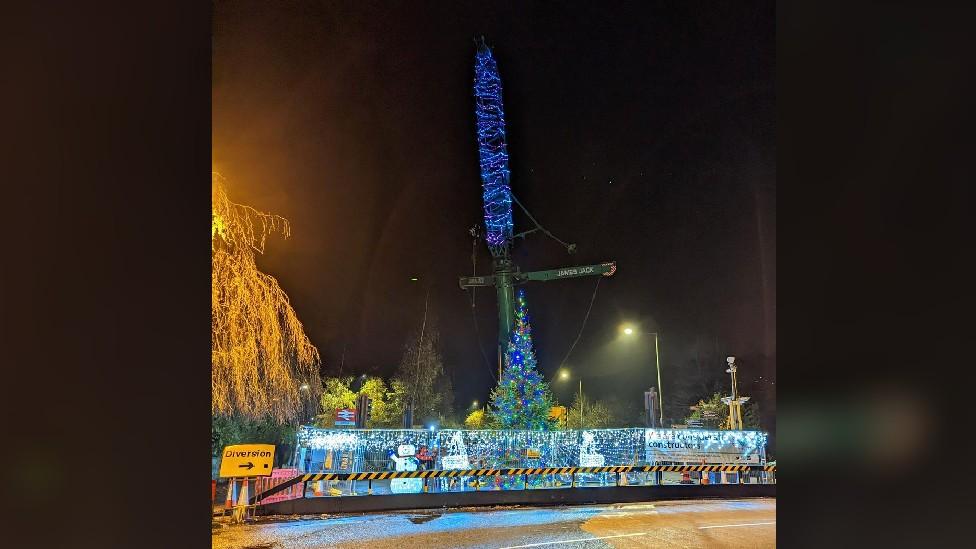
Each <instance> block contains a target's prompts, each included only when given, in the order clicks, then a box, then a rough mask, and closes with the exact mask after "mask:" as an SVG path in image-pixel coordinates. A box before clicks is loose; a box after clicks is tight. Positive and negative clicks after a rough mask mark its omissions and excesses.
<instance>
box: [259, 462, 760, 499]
mask: <svg viewBox="0 0 976 549" xmlns="http://www.w3.org/2000/svg"><path fill="white" fill-rule="evenodd" d="M691 471H698V472H708V473H714V472H726V473H743V472H746V471H763V472H767V473H775V472H776V466H775V465H765V466H764V465H619V466H612V467H535V468H519V469H450V470H447V469H443V470H432V471H379V472H368V473H306V474H304V475H297V476H295V477H294V478H292V479H290V480H285V481H282V482H281V483H279V484H277V485H275V486H273V487H271V488H270V489H268V490H266V491H264V492H261V493H257V494H256V495H255V497H254V498H252V500H251V502H252V503H254V502H256V501H262V502H264V500H265V499H266V498H269V497H271V496H273V495H274V494H276V493H279V492H281V491H283V490H288V489H292V490H295V488H294V487H295V486H299V485H300V486H301V487H300V489H299V490H298V493H299V494H301V495H300V496H298V497H303V496H304V493H305V490H304V483H306V482H312V483H313V484H312V485H313V490H314V495H315V496H316V497H318V496H321V495H324V492H323V491H322V489H321V488H320V485H321V483H322V482H324V481H337V480H386V479H402V478H424V479H428V478H457V477H492V476H496V477H497V476H516V475H555V474H559V475H573V476H574V480H575V475H577V474H590V473H617V474H626V473H659V472H675V473H688V472H691ZM623 478H626V477H623ZM624 484H626V481H625V482H624ZM618 485H619V481H618ZM330 493H332V494H333V495H335V492H332V491H331V490H330ZM289 499H290V498H289Z"/></svg>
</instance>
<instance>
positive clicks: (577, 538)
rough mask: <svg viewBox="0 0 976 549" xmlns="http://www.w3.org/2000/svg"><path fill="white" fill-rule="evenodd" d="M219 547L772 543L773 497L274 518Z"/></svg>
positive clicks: (217, 534) (227, 535)
mask: <svg viewBox="0 0 976 549" xmlns="http://www.w3.org/2000/svg"><path fill="white" fill-rule="evenodd" d="M212 545H213V548H214V549H272V548H273V549H293V548H295V549H297V548H301V549H312V548H321V547H343V548H345V547H348V548H352V547H369V548H370V549H381V548H396V549H403V548H407V547H423V548H438V547H484V548H493V549H500V548H508V549H514V548H529V547H543V548H544V547H553V548H557V549H562V548H571V547H585V548H592V547H620V548H629V547H775V546H776V500H775V499H772V498H770V499H766V498H763V499H743V500H695V501H674V502H661V501H658V502H653V503H626V504H615V505H590V506H573V507H551V508H500V509H459V510H450V511H416V512H396V513H382V514H369V515H355V516H337V517H325V518H319V517H315V518H302V519H280V518H279V519H271V518H262V519H258V521H257V522H256V523H254V524H246V525H240V526H228V527H225V528H222V529H219V530H215V531H214V535H213V544H212Z"/></svg>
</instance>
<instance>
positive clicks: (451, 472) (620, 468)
mask: <svg viewBox="0 0 976 549" xmlns="http://www.w3.org/2000/svg"><path fill="white" fill-rule="evenodd" d="M753 469H761V470H763V471H767V472H775V471H776V466H775V465H767V466H761V465H639V466H638V465H615V466H606V467H529V468H518V469H435V470H430V471H377V472H359V473H309V474H306V475H302V476H301V477H300V478H301V480H300V481H301V482H315V481H319V480H386V479H398V478H445V477H489V476H501V475H510V476H514V475H556V474H562V475H565V474H579V473H630V472H638V473H652V472H677V473H681V472H686V471H703V472H728V473H731V472H744V471H749V470H753Z"/></svg>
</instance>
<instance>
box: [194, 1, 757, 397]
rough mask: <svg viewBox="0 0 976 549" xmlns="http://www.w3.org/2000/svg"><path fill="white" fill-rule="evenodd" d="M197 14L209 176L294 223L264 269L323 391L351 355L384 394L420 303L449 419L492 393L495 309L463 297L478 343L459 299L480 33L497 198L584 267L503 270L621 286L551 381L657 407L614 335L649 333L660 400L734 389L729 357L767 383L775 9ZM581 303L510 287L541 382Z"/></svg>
mask: <svg viewBox="0 0 976 549" xmlns="http://www.w3.org/2000/svg"><path fill="white" fill-rule="evenodd" d="M214 17H215V19H214V40H213V48H214V49H213V163H214V168H215V169H216V170H217V171H219V172H220V173H221V174H222V175H223V176H224V177H225V178H226V179H227V180H228V184H229V190H230V193H231V197H232V198H233V199H234V200H236V201H238V202H243V203H246V204H249V205H251V206H254V207H256V208H258V209H261V210H265V211H271V212H275V213H278V214H280V215H283V216H285V217H287V218H288V219H289V220H290V221H291V223H292V234H293V236H292V238H291V239H289V240H286V241H282V240H280V239H276V240H272V241H271V242H270V243H269V246H268V251H267V254H266V255H265V256H264V257H262V258H261V259H260V260H259V264H260V265H261V267H262V269H263V270H265V271H266V272H268V273H270V274H272V275H274V276H276V277H277V278H278V280H279V281H280V282H281V285H282V286H283V287H284V289H285V290H286V292H287V293H288V294H289V296H290V297H291V300H292V303H293V305H294V307H295V309H296V310H297V312H298V314H299V317H300V318H301V319H302V321H303V322H304V324H305V326H306V330H307V333H308V335H309V337H310V338H311V340H312V342H313V343H314V344H315V345H316V346H318V348H319V350H320V351H321V353H322V356H323V360H324V362H325V367H326V368H332V369H334V368H335V367H336V366H338V364H339V362H340V360H341V357H342V356H343V349H345V360H344V373H345V372H349V373H352V372H365V371H368V372H370V373H376V374H383V375H386V374H389V373H391V372H392V371H393V369H394V368H395V366H396V364H397V362H398V361H399V358H400V354H401V349H402V346H403V344H404V342H405V340H406V338H407V337H408V335H409V334H410V333H411V332H412V331H413V330H415V329H416V328H417V327H418V326H419V324H420V321H421V318H422V315H423V305H424V303H423V301H424V284H430V287H431V290H430V308H431V312H432V313H433V314H434V316H436V319H437V325H438V327H439V329H440V333H441V341H442V350H443V354H444V358H445V363H446V365H447V366H448V368H449V369H450V370H452V371H453V375H454V383H455V386H456V389H457V400H458V402H459V403H461V404H467V403H470V401H471V399H475V398H477V399H479V400H481V401H482V402H483V401H484V399H485V398H486V397H487V395H488V391H489V390H490V389H491V387H492V386H493V383H494V382H493V378H492V377H491V374H490V372H489V368H488V366H487V365H486V364H485V363H484V359H483V358H482V355H481V353H480V352H479V350H478V345H479V339H480V344H481V345H483V347H484V349H485V352H486V353H488V355H489V359H490V360H492V361H493V360H494V352H493V349H494V342H495V338H496V332H495V329H496V328H495V327H496V324H497V321H496V320H495V319H496V311H495V303H494V295H493V292H491V291H484V290H482V291H479V293H478V295H477V307H476V311H477V318H478V324H479V326H480V338H478V337H476V332H475V325H474V321H473V319H472V314H471V309H470V295H469V294H468V293H466V292H463V291H461V290H460V289H459V288H458V286H457V277H458V276H459V275H469V274H470V273H471V247H472V246H471V237H470V236H469V235H468V233H467V229H468V228H469V227H471V226H472V225H474V224H475V223H480V222H481V220H482V205H481V187H480V179H479V174H478V157H477V146H476V141H475V122H474V110H473V109H474V101H473V97H472V90H471V86H472V81H473V60H474V54H475V45H474V43H473V38H474V37H475V36H480V35H484V36H485V39H486V41H487V43H488V44H489V45H490V46H492V47H493V49H494V55H495V57H496V59H497V61H498V66H499V71H500V73H501V77H502V80H503V83H504V102H505V111H506V118H507V124H508V125H507V130H508V147H509V154H510V168H511V171H512V176H511V183H512V190H513V192H514V194H515V195H516V196H517V197H518V198H519V199H520V201H521V202H522V203H523V204H525V205H526V207H528V208H529V210H530V211H531V212H532V213H533V215H534V216H535V217H536V218H537V219H538V220H539V221H540V222H541V223H542V224H543V225H544V226H546V227H547V228H548V229H550V230H551V231H552V232H553V233H554V234H556V235H557V236H559V237H560V238H562V239H563V240H566V241H569V242H575V243H577V244H578V247H579V250H578V252H577V253H576V254H575V255H573V256H570V255H568V254H567V253H566V251H565V250H564V249H563V248H561V247H560V246H559V245H558V244H556V243H555V242H553V241H551V240H548V239H546V238H545V237H544V236H542V235H540V234H534V235H531V236H529V237H528V239H526V240H524V241H518V242H517V243H516V247H515V252H514V256H515V260H516V263H517V264H518V265H519V266H520V267H521V268H522V270H523V271H525V270H536V269H545V268H555V267H560V266H567V265H576V264H589V263H597V262H602V261H607V260H615V261H616V262H617V265H618V272H617V274H616V275H615V276H614V277H612V278H609V279H603V280H602V282H601V283H600V287H599V290H598V292H597V295H596V300H595V302H594V305H593V310H592V313H591V315H590V317H589V320H588V322H587V325H586V328H585V331H584V332H583V334H582V338H581V340H580V342H579V344H578V345H577V347H576V349H575V350H574V351H573V353H572V356H571V357H570V359H569V360H568V361H567V364H568V366H569V367H570V368H571V369H572V370H573V372H574V374H575V373H582V375H583V383H584V389H585V390H586V392H587V393H590V394H594V395H595V396H598V397H601V396H611V395H616V396H619V397H623V398H627V399H633V400H635V401H639V399H640V394H641V391H642V390H644V389H646V387H648V386H649V385H651V382H652V379H653V377H654V374H653V371H654V368H653V345H652V344H651V345H648V344H647V343H648V342H649V341H650V340H649V339H647V338H645V339H644V340H643V342H640V341H633V340H630V341H620V340H618V335H617V334H618V328H619V326H620V324H621V323H622V322H637V323H640V325H641V327H642V328H644V329H646V330H648V331H650V330H654V329H657V330H658V331H659V332H660V333H661V361H662V372H663V373H662V377H663V378H664V392H665V401H666V403H667V402H668V401H667V398H668V394H669V386H670V385H671V384H673V383H676V382H677V381H676V380H677V379H678V378H682V376H695V375H697V376H701V375H702V374H701V372H702V370H701V368H704V371H706V372H717V374H715V375H718V376H725V375H726V374H724V373H723V372H724V356H725V355H726V354H735V355H737V356H739V357H742V358H741V361H742V371H743V374H744V376H743V379H744V380H746V381H749V380H753V379H757V378H758V376H759V375H763V376H764V380H767V381H768V380H769V379H771V378H774V377H775V335H776V334H775V280H776V278H775V176H776V167H775V141H774V124H775V114H774V108H775V93H774V91H775V90H774V70H775V56H774V39H775V27H774V8H773V5H772V3H771V2H732V3H727V4H723V3H712V2H701V3H699V2H666V3H665V2H634V3H628V4H622V3H621V4H618V3H615V2H585V3H584V2H580V3H573V2H559V3H557V2H539V3H534V2H497V3H493V2H486V1H483V2H460V1H455V2H418V1H412V2H366V1H356V2H335V1H325V2H304V3H291V2H289V3H283V2H232V3H224V2H216V4H215V16H214ZM528 228H531V227H530V225H529V224H528V220H527V219H526V218H525V217H524V216H523V215H522V214H521V212H520V211H517V209H516V211H515V230H516V232H518V231H521V230H526V229H528ZM489 268H490V256H489V254H488V252H487V249H486V247H485V246H484V244H483V243H481V244H479V247H478V272H479V273H487V272H488V271H489ZM411 276H417V277H420V279H421V281H420V282H411V281H410V280H409V279H410V277H411ZM764 280H765V284H764ZM595 283H596V279H594V278H582V279H575V280H563V281H558V282H548V283H534V284H531V285H528V286H527V287H526V292H527V297H528V302H529V307H530V313H531V314H532V316H533V328H534V331H535V344H536V347H537V354H538V358H539V361H540V366H541V369H542V371H543V372H544V373H545V374H547V375H552V373H553V372H554V371H555V369H556V368H557V367H558V365H559V362H560V361H561V359H562V358H563V356H564V355H565V354H566V352H567V350H568V349H569V347H570V345H571V344H572V342H573V340H574V339H575V338H576V336H577V333H578V332H579V329H580V326H581V323H582V321H583V317H584V315H585V314H586V310H587V307H588V305H589V302H590V297H591V295H592V294H593V290H594V285H595ZM764 298H765V299H764ZM696 356H698V357H699V358H701V357H702V356H707V357H709V358H708V359H707V360H706V363H705V364H704V365H700V364H699V365H695V367H692V366H690V364H691V361H692V360H693V359H694V358H695V357H696ZM493 364H494V363H493ZM492 367H494V366H492ZM573 386H574V387H575V382H574V383H573ZM554 388H555V389H556V394H557V396H559V397H560V398H561V400H568V399H569V398H570V397H569V394H570V389H568V388H565V387H562V386H561V385H560V384H559V383H558V382H556V383H554ZM671 404H672V405H673V406H677V405H678V404H681V405H686V404H687V403H671ZM676 413H680V412H676Z"/></svg>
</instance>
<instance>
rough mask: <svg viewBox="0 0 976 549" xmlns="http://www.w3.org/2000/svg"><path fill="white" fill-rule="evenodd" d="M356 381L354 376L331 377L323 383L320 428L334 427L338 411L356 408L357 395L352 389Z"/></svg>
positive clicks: (318, 421)
mask: <svg viewBox="0 0 976 549" xmlns="http://www.w3.org/2000/svg"><path fill="white" fill-rule="evenodd" d="M355 380H356V378H354V377H352V376H346V377H329V378H326V379H325V380H324V381H323V383H322V396H321V397H319V402H320V405H321V408H320V415H319V416H318V417H317V421H316V424H317V425H318V426H319V427H334V426H335V411H336V410H338V409H341V408H355V407H356V393H354V392H353V391H352V389H350V386H351V385H352V383H353V381H355Z"/></svg>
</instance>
